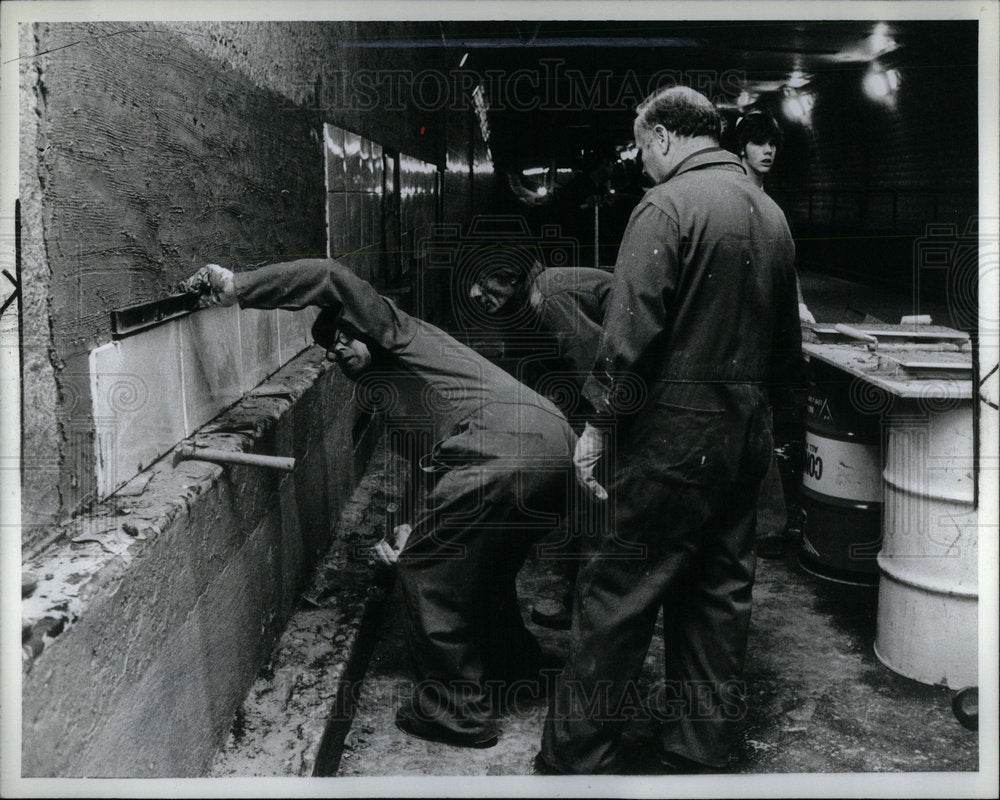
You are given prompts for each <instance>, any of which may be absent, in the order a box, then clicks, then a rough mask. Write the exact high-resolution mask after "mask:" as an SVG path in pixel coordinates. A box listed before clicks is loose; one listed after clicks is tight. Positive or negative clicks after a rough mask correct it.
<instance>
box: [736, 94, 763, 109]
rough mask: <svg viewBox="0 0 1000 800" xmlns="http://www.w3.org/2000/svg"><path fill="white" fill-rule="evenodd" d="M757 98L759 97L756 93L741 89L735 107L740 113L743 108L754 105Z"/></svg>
mask: <svg viewBox="0 0 1000 800" xmlns="http://www.w3.org/2000/svg"><path fill="white" fill-rule="evenodd" d="M758 97H760V95H759V94H757V93H756V92H748V91H747V90H746V89H743V90H742V91H741V92H740V96H739V97H737V98H736V107H737V108H739V109H740V110H741V111H742V110H743V109H744V108H748V107H749V106H752V105H753V104H754V103H756V102H757V98H758Z"/></svg>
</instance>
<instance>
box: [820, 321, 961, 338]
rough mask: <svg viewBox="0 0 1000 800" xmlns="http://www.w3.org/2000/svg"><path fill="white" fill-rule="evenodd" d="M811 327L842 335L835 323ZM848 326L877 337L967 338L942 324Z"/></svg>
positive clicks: (825, 332) (829, 333)
mask: <svg viewBox="0 0 1000 800" xmlns="http://www.w3.org/2000/svg"><path fill="white" fill-rule="evenodd" d="M811 327H812V329H813V331H815V332H816V333H818V334H820V335H826V336H841V335H843V334H842V333H841V331H840V330H838V326H837V324H830V323H820V324H816V325H812V326H811ZM850 327H851V328H852V329H854V330H856V331H858V332H860V333H863V334H867V335H868V336H874V337H876V338H877V339H884V338H890V339H913V340H914V341H920V340H931V341H933V340H936V339H946V340H952V341H959V342H964V341H968V339H969V334H967V333H965V332H964V331H956V330H955V329H954V328H946V327H945V326H943V325H889V324H887V323H886V324H881V325H878V324H873V323H863V324H857V325H852V326H850Z"/></svg>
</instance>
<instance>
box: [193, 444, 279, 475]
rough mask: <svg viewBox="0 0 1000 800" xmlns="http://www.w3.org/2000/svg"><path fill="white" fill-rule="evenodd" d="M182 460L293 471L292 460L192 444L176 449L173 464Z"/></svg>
mask: <svg viewBox="0 0 1000 800" xmlns="http://www.w3.org/2000/svg"><path fill="white" fill-rule="evenodd" d="M184 459H195V460H197V461H211V462H213V463H215V464H244V465H246V466H250V467H265V468H268V469H280V470H282V471H283V472H292V471H293V470H294V469H295V459H294V458H289V457H285V456H264V455H259V454H257V453H241V452H236V451H233V450H216V449H214V448H211V447H195V446H194V445H193V444H182V445H180V446H179V447H178V448H177V456H176V458H175V463H176V462H177V461H179V460H184Z"/></svg>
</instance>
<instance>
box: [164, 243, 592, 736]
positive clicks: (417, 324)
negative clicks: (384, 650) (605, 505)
mask: <svg viewBox="0 0 1000 800" xmlns="http://www.w3.org/2000/svg"><path fill="white" fill-rule="evenodd" d="M183 287H184V288H185V289H186V290H188V291H193V292H198V293H199V294H201V295H202V296H203V297H204V298H205V302H208V303H211V302H218V303H222V304H231V303H234V302H237V301H238V302H239V304H240V305H241V306H242V307H244V308H286V309H301V308H304V307H306V306H319V307H321V308H322V309H323V311H321V312H320V314H319V316H318V317H317V319H316V322H315V324H314V325H313V338H314V339H315V340H316V341H317V343H319V344H320V345H321V346H323V347H325V348H326V349H327V352H328V354H329V355H331V356H332V357H333V358H334V359H335V360H336V361H337V363H338V364H339V365H340V367H341V369H342V370H343V372H344V373H345V374H346V375H347V377H349V378H351V379H352V380H355V381H358V389H357V392H358V394H361V393H363V392H364V393H365V394H366V396H367V397H368V399H369V401H371V400H372V399H373V398H376V397H378V398H379V399H380V407H379V410H380V411H382V412H384V413H385V415H386V417H387V419H388V420H389V421H390V422H391V421H392V420H394V419H395V420H401V421H402V422H401V423H400V424H403V425H407V424H413V425H417V426H418V427H419V426H421V425H422V424H426V425H427V427H428V428H429V429H430V430H431V431H432V435H431V436H428V437H426V439H427V444H428V447H427V448H426V451H425V452H424V453H422V454H418V455H420V466H421V469H422V470H424V471H425V473H427V474H429V475H431V476H432V477H431V479H430V481H431V485H430V487H429V490H428V491H427V492H426V494H425V495H424V496H423V497H422V498H421V499H420V501H418V504H417V507H416V510H415V514H414V517H413V519H412V520H410V521H409V522H408V523H406V524H402V525H399V526H397V527H396V528H395V530H394V531H393V534H392V535H391V537H387V540H384V541H382V542H380V543H379V544H378V545H377V547H376V553H377V556H378V557H379V558H380V560H382V561H384V562H386V563H394V564H395V566H396V568H397V572H398V577H399V580H400V583H401V590H402V596H403V602H404V614H403V619H404V627H405V633H406V641H407V647H408V650H409V652H410V656H411V660H412V662H413V665H414V669H415V671H416V678H417V681H416V684H415V688H414V694H413V698H412V700H411V701H410V702H409V703H407V704H404V705H403V706H402V707H401V708H400V709H399V710H398V712H397V715H396V724H397V725H398V726H399V727H400V728H402V729H403V730H404V731H406V732H407V733H410V734H413V735H416V736H420V737H422V738H426V739H432V740H435V741H442V742H446V743H448V744H453V745H460V746H466V747H490V746H492V745H493V744H495V743H496V742H497V738H498V731H497V723H496V720H495V719H493V716H492V714H493V711H494V710H495V709H494V708H493V707H492V705H491V697H490V691H489V689H490V684H491V683H493V685H494V686H496V685H503V684H505V683H506V684H509V683H510V682H515V681H519V680H523V679H530V678H533V677H537V673H538V670H539V669H540V667H541V666H542V663H541V651H540V648H539V647H538V643H537V641H536V640H535V639H534V637H532V636H531V634H530V633H529V632H528V631H527V629H526V628H525V627H524V622H523V620H522V619H521V614H520V609H519V608H518V604H517V597H516V595H515V585H514V580H515V577H516V575H517V571H518V569H519V568H520V566H521V564H522V563H523V562H524V559H525V556H526V555H527V553H528V550H529V549H530V547H531V545H532V544H533V543H534V541H536V540H537V539H538V538H540V537H541V536H544V535H545V534H546V533H547V532H548V531H550V530H551V529H552V528H554V527H557V526H558V515H559V513H560V512H561V511H562V510H563V509H564V508H565V506H566V502H567V497H566V493H567V480H568V477H569V475H570V471H571V460H570V459H571V456H572V453H573V447H574V445H575V442H576V436H575V434H574V433H573V431H572V429H571V428H570V426H569V424H568V423H567V422H566V419H565V418H564V417H563V415H562V414H561V413H560V412H559V411H558V409H556V407H555V406H554V405H553V404H552V403H550V402H549V401H548V400H546V399H545V398H543V397H541V396H540V395H538V394H536V393H535V392H533V391H532V390H530V389H528V388H527V387H526V386H523V385H522V384H520V383H518V382H517V381H516V380H515V379H514V378H512V377H511V376H510V375H508V374H507V373H506V372H504V371H503V370H501V369H500V368H499V367H497V366H495V365H493V364H491V363H490V362H489V361H487V360H486V359H485V358H483V357H482V356H480V355H479V354H478V353H476V352H475V351H473V350H471V349H470V348H468V347H466V346H465V345H463V344H461V343H459V342H458V341H456V340H455V339H453V338H452V337H451V336H449V335H448V334H446V333H444V332H443V331H441V330H440V329H438V328H436V327H434V326H433V325H430V324H428V323H426V322H423V321H422V320H419V319H416V318H415V317H411V316H409V315H408V314H406V313H404V312H403V311H401V310H400V309H399V308H397V307H396V305H395V304H394V303H393V302H392V301H391V300H389V299H387V298H385V297H382V296H380V295H379V294H378V293H377V292H376V291H375V289H374V288H373V287H372V286H370V285H369V284H368V283H366V282H365V281H363V280H361V279H360V278H358V277H357V276H355V275H354V274H353V273H352V272H351V271H350V270H349V269H347V268H346V267H344V266H342V265H341V264H339V263H337V262H336V261H332V260H329V259H303V260H300V261H293V262H290V263H285V264H272V265H270V266H267V267H262V268H260V269H255V270H252V271H248V272H241V273H238V274H235V275H234V274H233V273H232V272H230V271H229V270H227V269H224V268H222V267H220V266H218V265H214V264H210V265H208V266H207V267H204V268H203V269H202V270H200V271H199V272H198V273H196V274H195V275H194V276H192V277H191V278H189V279H188V280H187V281H185V283H184V284H183ZM366 379H369V380H370V385H369V386H367V387H366V384H365V381H366ZM422 421H423V422H422ZM554 520H555V521H554Z"/></svg>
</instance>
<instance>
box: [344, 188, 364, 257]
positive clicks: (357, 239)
mask: <svg viewBox="0 0 1000 800" xmlns="http://www.w3.org/2000/svg"><path fill="white" fill-rule="evenodd" d="M343 197H344V200H345V202H346V203H347V214H346V215H345V218H346V220H347V225H346V228H345V230H344V251H343V252H345V253H353V252H354V251H355V250H360V249H361V246H362V244H363V242H362V241H361V227H362V224H363V221H362V216H363V210H362V207H361V203H362V198H363V197H364V195H363V194H361V193H360V192H348V193H347V194H345V195H344V196H343Z"/></svg>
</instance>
